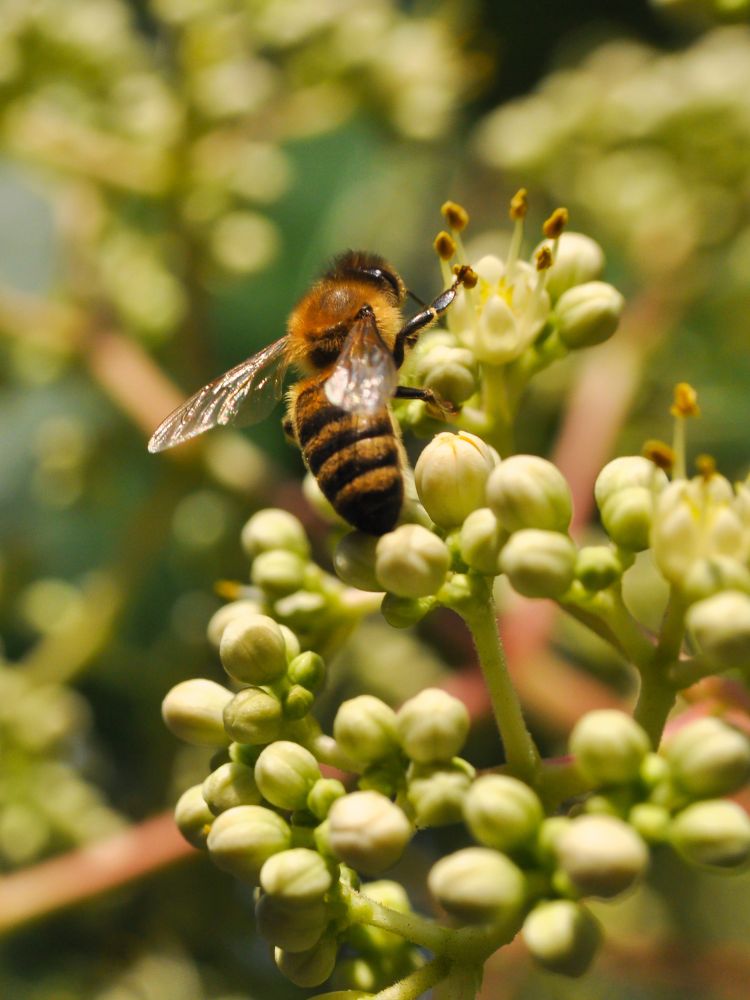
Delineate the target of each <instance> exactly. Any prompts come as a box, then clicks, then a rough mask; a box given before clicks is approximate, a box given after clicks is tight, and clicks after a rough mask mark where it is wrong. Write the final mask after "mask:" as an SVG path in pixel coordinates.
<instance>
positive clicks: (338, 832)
mask: <svg viewBox="0 0 750 1000" xmlns="http://www.w3.org/2000/svg"><path fill="white" fill-rule="evenodd" d="M328 824H329V827H328V838H329V843H330V846H331V849H332V850H333V852H334V854H335V855H336V856H337V857H338V858H340V859H341V860H342V861H344V862H345V863H346V864H348V865H351V867H352V868H354V869H356V870H357V871H360V872H364V873H365V874H366V875H378V874H379V873H380V872H383V871H385V870H386V869H387V868H390V867H392V866H393V865H394V864H395V863H396V862H397V861H398V859H399V858H400V857H401V855H402V854H403V852H404V849H405V848H406V845H407V844H408V843H409V841H410V840H411V837H412V833H413V830H412V826H411V823H410V822H409V820H408V819H407V818H406V816H405V815H404V813H403V812H402V811H401V809H399V807H398V806H397V805H395V804H394V803H393V802H391V800H390V799H388V798H386V797H385V795H381V794H380V792H373V791H364V792H352V793H351V794H350V795H346V796H344V798H343V799H338V800H337V801H336V802H334V803H333V805H332V807H331V811H330V813H329V814H328Z"/></svg>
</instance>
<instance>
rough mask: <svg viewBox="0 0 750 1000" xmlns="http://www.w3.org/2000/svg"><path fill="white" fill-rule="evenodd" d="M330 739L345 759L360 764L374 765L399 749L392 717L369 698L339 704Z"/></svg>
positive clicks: (390, 713)
mask: <svg viewBox="0 0 750 1000" xmlns="http://www.w3.org/2000/svg"><path fill="white" fill-rule="evenodd" d="M333 736H334V739H335V740H336V742H337V743H338V745H339V746H340V747H341V749H342V750H343V751H344V753H345V754H346V755H347V756H348V757H351V758H352V760H355V761H358V762H359V763H362V764H374V763H375V762H376V761H379V760H382V759H383V758H384V757H391V756H392V755H393V754H394V753H396V752H397V751H398V749H399V742H398V733H397V730H396V713H395V712H394V711H393V709H392V708H390V706H388V705H386V704H385V702H383V701H381V700H380V699H379V698H375V697H373V695H370V694H361V695H359V696H358V697H356V698H350V699H349V700H348V701H344V702H342V703H341V705H340V706H339V709H338V711H337V712H336V718H335V719H334V720H333Z"/></svg>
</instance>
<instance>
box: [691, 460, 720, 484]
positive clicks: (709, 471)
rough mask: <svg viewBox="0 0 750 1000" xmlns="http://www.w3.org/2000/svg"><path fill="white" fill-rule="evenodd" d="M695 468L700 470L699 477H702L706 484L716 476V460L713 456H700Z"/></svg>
mask: <svg viewBox="0 0 750 1000" xmlns="http://www.w3.org/2000/svg"><path fill="white" fill-rule="evenodd" d="M695 467H696V469H697V470H698V475H699V476H702V477H703V478H704V479H705V480H706V482H708V480H709V479H713V477H714V476H715V475H716V459H715V458H714V457H713V455H698V457H697V458H696V460H695Z"/></svg>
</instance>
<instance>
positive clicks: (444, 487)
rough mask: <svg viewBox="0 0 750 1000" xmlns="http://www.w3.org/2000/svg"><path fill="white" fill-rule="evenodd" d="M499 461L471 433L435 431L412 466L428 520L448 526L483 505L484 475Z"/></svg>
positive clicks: (490, 450) (485, 476)
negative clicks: (439, 432) (440, 432)
mask: <svg viewBox="0 0 750 1000" xmlns="http://www.w3.org/2000/svg"><path fill="white" fill-rule="evenodd" d="M499 461H500V459H499V457H498V454H497V452H496V451H495V449H494V448H491V447H490V446H489V445H487V444H485V443H484V441H482V439H481V438H478V437H476V435H474V434H469V433H468V432H467V431H459V432H458V434H451V433H449V432H447V431H446V432H444V433H442V434H437V435H436V436H435V437H434V438H433V439H432V441H430V443H429V444H428V445H427V447H426V448H425V449H424V451H423V452H422V454H421V455H420V456H419V458H418V459H417V464H416V466H415V468H414V481H415V483H416V487H417V493H418V494H419V499H420V500H421V501H422V504H423V505H424V508H425V510H426V511H427V513H428V514H429V515H430V517H431V518H432V520H433V521H434V522H435V523H436V524H439V525H441V526H442V527H446V528H451V527H454V526H455V525H459V524H461V523H462V522H463V521H464V520H465V519H466V518H467V517H468V516H469V514H471V512H472V511H473V510H476V509H477V507H483V506H484V495H485V487H486V483H487V478H488V476H489V474H490V472H491V471H492V470H493V469H494V467H495V466H496V465H497V463H498V462H499ZM415 596H421V595H415Z"/></svg>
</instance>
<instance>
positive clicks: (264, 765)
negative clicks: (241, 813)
mask: <svg viewBox="0 0 750 1000" xmlns="http://www.w3.org/2000/svg"><path fill="white" fill-rule="evenodd" d="M320 777H321V774H320V768H319V767H318V762H317V760H316V759H315V758H314V757H313V755H312V754H311V753H310V751H309V750H306V749H305V748H304V747H301V746H300V745H299V744H298V743H291V742H290V741H289V740H278V741H277V742H276V743H271V744H270V745H269V746H267V747H265V749H264V750H262V751H261V754H260V756H259V757H258V760H257V762H256V764H255V780H256V782H257V783H258V788H260V790H261V792H262V793H263V797H264V798H265V799H268V801H269V802H270V803H272V804H273V805H275V806H278V807H279V809H304V808H305V806H306V804H307V796H308V794H309V792H310V790H311V788H312V787H313V785H314V784H315V782H316V781H318V779H319V778H320Z"/></svg>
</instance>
